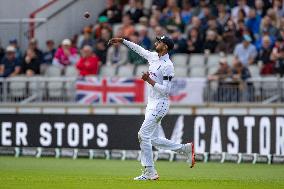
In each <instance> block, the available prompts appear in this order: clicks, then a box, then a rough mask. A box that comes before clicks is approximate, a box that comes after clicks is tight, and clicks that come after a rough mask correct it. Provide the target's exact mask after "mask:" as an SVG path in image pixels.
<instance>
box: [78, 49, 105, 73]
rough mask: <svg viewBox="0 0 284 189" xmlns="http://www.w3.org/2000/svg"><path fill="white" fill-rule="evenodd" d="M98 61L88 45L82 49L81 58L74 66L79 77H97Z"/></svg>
mask: <svg viewBox="0 0 284 189" xmlns="http://www.w3.org/2000/svg"><path fill="white" fill-rule="evenodd" d="M99 65H100V59H99V57H98V56H96V54H94V53H93V49H92V47H91V46H89V45H85V46H84V47H83V48H82V52H81V58H80V59H79V61H78V62H77V64H76V67H77V69H78V71H79V74H80V76H88V75H97V74H98V71H99Z"/></svg>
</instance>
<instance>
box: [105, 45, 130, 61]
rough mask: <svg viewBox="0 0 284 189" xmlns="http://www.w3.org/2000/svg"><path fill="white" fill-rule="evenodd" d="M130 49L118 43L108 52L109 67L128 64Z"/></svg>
mask: <svg viewBox="0 0 284 189" xmlns="http://www.w3.org/2000/svg"><path fill="white" fill-rule="evenodd" d="M127 55H128V49H127V48H126V47H125V46H124V45H122V44H120V43H116V44H114V45H112V46H111V47H110V48H108V50H107V61H106V63H107V65H113V66H119V65H122V64H125V63H126V62H127Z"/></svg>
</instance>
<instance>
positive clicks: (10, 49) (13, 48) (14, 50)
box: [6, 45, 16, 52]
mask: <svg viewBox="0 0 284 189" xmlns="http://www.w3.org/2000/svg"><path fill="white" fill-rule="evenodd" d="M6 52H16V49H15V47H13V46H11V45H9V46H8V47H7V48H6Z"/></svg>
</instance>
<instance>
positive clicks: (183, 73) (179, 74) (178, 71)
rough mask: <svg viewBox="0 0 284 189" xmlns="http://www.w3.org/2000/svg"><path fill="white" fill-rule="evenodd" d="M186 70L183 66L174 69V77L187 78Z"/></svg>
mask: <svg viewBox="0 0 284 189" xmlns="http://www.w3.org/2000/svg"><path fill="white" fill-rule="evenodd" d="M187 75H188V70H187V68H185V67H184V66H176V67H175V77H187Z"/></svg>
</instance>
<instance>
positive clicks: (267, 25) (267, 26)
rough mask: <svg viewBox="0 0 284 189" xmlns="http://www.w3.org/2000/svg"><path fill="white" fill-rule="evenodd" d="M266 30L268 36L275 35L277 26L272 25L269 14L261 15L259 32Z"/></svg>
mask: <svg viewBox="0 0 284 189" xmlns="http://www.w3.org/2000/svg"><path fill="white" fill-rule="evenodd" d="M266 32H268V34H269V36H276V35H277V33H278V30H277V28H276V27H275V26H273V25H272V23H271V19H270V17H269V16H265V17H263V18H262V21H261V25H260V34H261V35H263V33H266Z"/></svg>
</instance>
